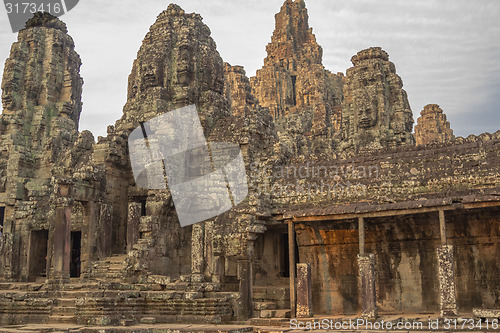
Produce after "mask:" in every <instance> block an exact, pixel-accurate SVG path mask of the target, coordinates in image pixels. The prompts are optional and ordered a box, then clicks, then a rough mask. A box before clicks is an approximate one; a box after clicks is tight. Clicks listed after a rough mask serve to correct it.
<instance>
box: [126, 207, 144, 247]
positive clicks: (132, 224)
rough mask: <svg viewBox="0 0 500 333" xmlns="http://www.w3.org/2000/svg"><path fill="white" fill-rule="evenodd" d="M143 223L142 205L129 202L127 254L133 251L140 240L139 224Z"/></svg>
mask: <svg viewBox="0 0 500 333" xmlns="http://www.w3.org/2000/svg"><path fill="white" fill-rule="evenodd" d="M140 222H141V203H140V202H129V204H128V215H127V252H128V251H130V250H132V247H133V246H134V244H136V243H137V241H138V240H139V223H140Z"/></svg>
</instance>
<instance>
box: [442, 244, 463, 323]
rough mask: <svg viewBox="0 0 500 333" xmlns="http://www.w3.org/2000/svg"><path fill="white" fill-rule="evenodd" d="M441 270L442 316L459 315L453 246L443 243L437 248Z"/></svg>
mask: <svg viewBox="0 0 500 333" xmlns="http://www.w3.org/2000/svg"><path fill="white" fill-rule="evenodd" d="M437 258H438V272H439V296H440V297H439V298H440V306H439V309H440V312H441V316H442V317H448V316H458V309H457V296H456V291H455V268H454V262H453V246H452V245H442V246H439V247H438V248H437Z"/></svg>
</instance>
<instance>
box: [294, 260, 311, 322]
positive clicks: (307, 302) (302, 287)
mask: <svg viewBox="0 0 500 333" xmlns="http://www.w3.org/2000/svg"><path fill="white" fill-rule="evenodd" d="M312 315H313V311H312V282H311V264H309V263H307V264H297V318H309V317H312Z"/></svg>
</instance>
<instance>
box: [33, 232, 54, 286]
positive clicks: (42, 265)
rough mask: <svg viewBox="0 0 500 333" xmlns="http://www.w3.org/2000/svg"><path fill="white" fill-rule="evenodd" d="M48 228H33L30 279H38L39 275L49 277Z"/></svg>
mask: <svg viewBox="0 0 500 333" xmlns="http://www.w3.org/2000/svg"><path fill="white" fill-rule="evenodd" d="M48 241H49V231H48V230H33V231H31V237H30V253H29V256H30V257H29V258H30V264H29V279H30V280H31V281H36V279H37V278H39V277H47V244H48Z"/></svg>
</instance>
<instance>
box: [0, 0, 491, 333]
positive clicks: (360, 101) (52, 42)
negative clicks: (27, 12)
mask: <svg viewBox="0 0 500 333" xmlns="http://www.w3.org/2000/svg"><path fill="white" fill-rule="evenodd" d="M267 50H268V56H267V58H266V59H265V61H264V67H263V68H262V69H261V70H259V71H258V72H257V75H256V77H254V78H251V79H249V78H248V77H246V74H245V71H244V69H243V67H242V66H231V65H229V64H227V63H224V62H223V60H222V59H221V57H220V55H219V53H218V52H217V49H216V45H215V42H214V41H213V39H212V38H211V36H210V30H209V28H208V27H207V26H206V25H205V24H204V23H203V22H202V19H201V16H200V15H198V14H189V13H185V12H184V11H183V10H182V9H181V8H180V7H179V6H177V5H173V4H171V5H170V6H169V7H168V8H167V9H166V10H165V11H163V12H162V13H160V15H159V16H158V18H157V21H156V22H155V23H154V24H153V25H152V26H151V28H150V30H149V32H148V33H147V35H146V37H145V38H144V41H143V44H142V46H141V48H140V50H139V52H138V54H137V59H136V60H135V61H134V63H133V66H132V71H131V74H130V76H129V81H128V94H127V103H126V104H125V106H124V108H123V116H122V117H121V119H119V120H118V121H117V122H116V123H115V125H113V126H109V127H108V133H107V136H106V137H99V138H98V139H97V142H95V141H94V138H93V136H92V134H91V133H89V132H87V131H84V132H81V133H79V132H78V120H79V116H80V112H81V91H82V83H83V81H82V79H81V78H80V76H79V66H80V58H79V56H78V55H77V54H76V52H75V51H74V44H73V41H72V39H71V37H70V36H69V35H68V34H67V32H66V27H65V25H64V23H62V22H61V21H60V20H58V19H55V18H53V17H50V16H49V15H48V14H37V15H36V16H35V18H34V19H33V20H31V21H30V22H29V24H28V25H27V28H26V29H24V30H22V31H20V33H19V37H18V41H17V42H16V43H14V44H13V46H12V50H11V55H10V57H9V59H8V60H7V62H6V66H5V72H4V77H3V82H2V90H3V93H2V102H3V113H2V115H1V116H0V147H1V149H0V157H1V159H0V222H1V224H2V225H3V226H4V233H3V242H2V243H1V244H2V245H0V246H1V247H0V275H1V281H2V282H0V325H8V324H19V323H27V322H33V323H47V322H50V323H58V322H59V323H61V322H66V323H71V322H72V323H78V324H82V325H110V324H111V325H131V324H134V323H140V322H142V323H149V324H153V323H156V322H158V323H164V322H184V323H196V322H199V323H227V322H231V321H235V320H238V321H240V322H241V321H244V320H247V319H249V318H254V319H253V320H254V322H257V323H258V322H259V320H260V321H264V322H265V323H269V322H271V321H272V320H273V319H275V318H285V317H290V316H293V317H295V316H297V317H301V318H306V317H309V316H312V315H344V314H347V315H359V316H363V317H369V318H372V317H375V316H377V315H384V314H386V313H392V314H393V313H398V314H405V313H436V314H439V315H441V316H450V315H451V316H453V315H456V314H460V315H468V314H470V315H472V313H473V310H474V313H480V314H482V316H484V314H488V313H494V311H493V312H492V311H490V310H492V309H493V310H494V309H498V308H499V307H500V294H499V288H498V286H499V285H500V280H499V276H500V274H498V271H499V263H498V253H499V246H500V245H499V235H498V230H499V224H500V219H499V216H500V214H499V213H500V199H499V194H500V192H499V190H500V156H499V154H498V151H499V149H498V147H499V145H500V131H499V132H496V133H494V134H488V133H485V134H482V135H480V136H473V135H471V136H469V137H468V138H453V137H452V133H451V130H449V124H447V123H446V118H445V117H444V115H442V113H440V112H439V110H438V109H437V108H435V107H426V109H424V111H425V112H424V111H423V112H422V117H424V116H425V117H424V118H423V119H426V120H425V121H422V122H421V121H420V120H419V125H417V130H416V131H417V132H416V137H417V140H418V141H417V142H419V143H420V140H423V141H422V142H426V141H425V140H427V139H428V138H430V137H432V138H433V139H432V141H434V138H437V139H438V142H435V143H434V144H432V145H430V146H425V145H418V146H416V145H415V139H414V136H413V134H412V128H411V127H412V124H413V117H412V113H411V109H410V106H409V103H408V99H407V96H406V93H405V91H404V90H402V81H401V78H400V77H399V76H398V75H397V74H396V70H395V66H394V64H392V63H391V62H389V57H388V55H387V53H386V52H385V51H383V50H382V49H381V48H369V49H366V50H363V51H360V52H359V53H358V54H357V55H355V56H354V57H353V58H352V62H353V65H354V67H352V68H350V69H348V70H347V73H346V75H345V77H344V76H343V75H342V74H338V75H334V74H331V73H329V72H328V71H327V70H325V69H324V67H323V65H322V64H321V54H322V50H321V47H320V46H319V45H318V44H317V43H316V41H315V38H314V35H312V33H311V30H310V29H309V27H308V23H307V12H306V9H305V3H304V1H303V0H295V1H291V0H286V1H285V3H284V5H283V7H282V8H281V11H280V13H278V14H277V15H276V29H275V31H274V34H273V37H272V40H271V43H270V44H269V45H268V48H267ZM189 105H195V106H196V109H197V111H198V115H199V117H200V119H201V123H202V126H203V129H204V131H205V133H204V134H205V136H206V139H207V140H208V141H221V142H232V143H236V144H238V145H239V146H240V149H241V151H242V155H243V159H244V162H245V165H246V173H247V180H248V189H249V192H248V196H247V198H246V199H245V200H244V201H243V202H242V203H241V204H239V205H238V206H236V207H234V208H233V209H231V210H230V211H227V212H225V213H223V214H220V215H219V216H217V217H215V218H211V219H209V220H206V221H204V222H200V223H197V224H195V225H192V226H186V227H181V226H180V224H179V220H178V217H177V213H176V210H175V205H174V202H173V199H172V195H171V192H170V190H169V189H165V190H155V189H146V188H142V187H140V186H138V185H137V184H136V183H135V181H134V177H133V174H132V170H131V164H130V155H129V154H130V152H129V149H130V147H129V145H128V142H127V139H128V136H129V134H130V133H131V132H132V131H133V130H134V129H136V128H140V127H141V126H144V125H143V124H144V123H145V122H147V121H148V120H150V119H152V118H155V117H157V116H159V115H162V114H165V113H166V112H169V111H172V110H176V109H179V108H182V107H185V106H189ZM436 107H437V106H436ZM427 112H428V113H427ZM428 114H429V115H430V116H427V115H428ZM436 128H438V129H439V130H435V129H436ZM164 130H165V131H166V132H168V131H169V124H165V128H164ZM429 133H438V135H434V134H433V135H434V136H431V134H429ZM148 140H151V143H154V140H155V139H154V138H148ZM429 140H430V139H429ZM148 142H149V141H148ZM185 167H186V168H196V165H194V163H189V161H186V165H185ZM27 313H30V316H26V314H27ZM263 332H264V331H263Z"/></svg>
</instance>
